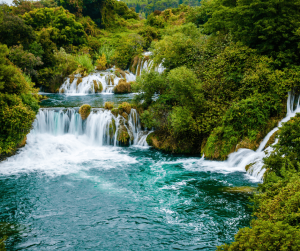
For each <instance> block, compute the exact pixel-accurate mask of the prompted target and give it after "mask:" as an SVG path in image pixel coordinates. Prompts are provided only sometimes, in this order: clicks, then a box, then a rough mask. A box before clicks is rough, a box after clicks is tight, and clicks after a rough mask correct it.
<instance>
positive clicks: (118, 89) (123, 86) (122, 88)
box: [114, 79, 131, 94]
mask: <svg viewBox="0 0 300 251" xmlns="http://www.w3.org/2000/svg"><path fill="white" fill-rule="evenodd" d="M130 92H131V83H128V82H127V81H126V79H120V80H119V83H118V85H116V86H115V87H114V93H116V94H120V93H130Z"/></svg>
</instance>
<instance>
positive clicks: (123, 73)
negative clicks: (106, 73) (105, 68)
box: [115, 68, 126, 78]
mask: <svg viewBox="0 0 300 251" xmlns="http://www.w3.org/2000/svg"><path fill="white" fill-rule="evenodd" d="M115 74H116V76H117V77H122V78H126V73H125V71H123V70H121V69H120V68H116V69H115Z"/></svg>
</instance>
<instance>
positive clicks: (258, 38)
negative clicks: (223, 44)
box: [205, 0, 300, 67]
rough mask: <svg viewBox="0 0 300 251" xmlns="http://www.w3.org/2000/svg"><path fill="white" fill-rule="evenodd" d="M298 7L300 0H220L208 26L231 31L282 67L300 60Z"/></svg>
mask: <svg viewBox="0 0 300 251" xmlns="http://www.w3.org/2000/svg"><path fill="white" fill-rule="evenodd" d="M299 11H300V1H299V0H279V1H278V0H269V1H265V0H255V1H247V0H242V1H224V0H217V1H214V12H213V15H212V18H211V19H209V20H208V22H207V23H206V24H205V28H206V30H207V32H214V33H216V32H218V31H220V32H230V33H231V34H233V37H234V40H235V41H241V42H242V43H244V44H245V45H247V46H249V47H250V48H255V49H257V50H258V52H259V53H262V54H265V55H268V56H271V57H273V58H275V59H276V61H275V62H276V64H277V65H278V66H280V67H282V66H283V65H286V64H293V63H294V62H297V61H298V60H299V50H298V44H299V42H300V37H299V34H300V33H299V31H300V22H299V20H298V16H299ZM287 20H288V21H287Z"/></svg>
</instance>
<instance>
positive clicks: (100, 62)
mask: <svg viewBox="0 0 300 251" xmlns="http://www.w3.org/2000/svg"><path fill="white" fill-rule="evenodd" d="M96 63H97V65H96V69H97V70H98V71H103V70H106V68H107V67H106V65H107V61H106V57H105V54H104V53H103V54H102V56H99V58H98V59H97V61H96Z"/></svg>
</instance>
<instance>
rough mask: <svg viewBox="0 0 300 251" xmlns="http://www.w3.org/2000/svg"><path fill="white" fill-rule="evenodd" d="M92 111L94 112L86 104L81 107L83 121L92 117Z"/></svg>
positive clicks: (80, 112)
mask: <svg viewBox="0 0 300 251" xmlns="http://www.w3.org/2000/svg"><path fill="white" fill-rule="evenodd" d="M91 110H92V108H91V106H90V105H87V104H85V105H82V106H80V108H79V114H80V116H81V119H82V120H86V119H87V117H88V116H89V115H90V113H91Z"/></svg>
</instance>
